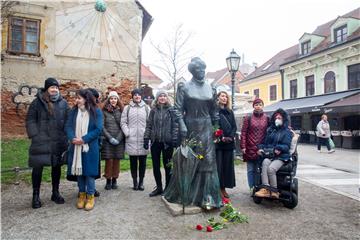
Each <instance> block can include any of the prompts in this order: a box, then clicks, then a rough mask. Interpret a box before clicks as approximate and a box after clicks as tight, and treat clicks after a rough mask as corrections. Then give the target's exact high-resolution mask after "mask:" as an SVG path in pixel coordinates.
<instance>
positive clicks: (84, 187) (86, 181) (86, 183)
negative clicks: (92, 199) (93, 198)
mask: <svg viewBox="0 0 360 240" xmlns="http://www.w3.org/2000/svg"><path fill="white" fill-rule="evenodd" d="M78 187H79V192H86V193H87V194H89V195H93V194H94V193H95V178H94V177H88V176H78Z"/></svg>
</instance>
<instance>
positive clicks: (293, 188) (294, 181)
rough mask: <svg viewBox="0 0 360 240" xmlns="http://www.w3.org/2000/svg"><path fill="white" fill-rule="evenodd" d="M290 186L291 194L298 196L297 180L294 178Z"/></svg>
mask: <svg viewBox="0 0 360 240" xmlns="http://www.w3.org/2000/svg"><path fill="white" fill-rule="evenodd" d="M291 186H292V189H291V190H292V192H294V193H296V195H298V187H299V182H298V179H297V178H294V180H293V184H292V185H291Z"/></svg>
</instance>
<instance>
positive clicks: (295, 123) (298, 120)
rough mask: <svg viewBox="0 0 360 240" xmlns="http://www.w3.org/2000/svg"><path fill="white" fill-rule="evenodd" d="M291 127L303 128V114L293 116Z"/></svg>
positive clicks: (295, 128)
mask: <svg viewBox="0 0 360 240" xmlns="http://www.w3.org/2000/svg"><path fill="white" fill-rule="evenodd" d="M290 121H291V127H292V128H293V129H294V130H301V129H302V116H291V117H290Z"/></svg>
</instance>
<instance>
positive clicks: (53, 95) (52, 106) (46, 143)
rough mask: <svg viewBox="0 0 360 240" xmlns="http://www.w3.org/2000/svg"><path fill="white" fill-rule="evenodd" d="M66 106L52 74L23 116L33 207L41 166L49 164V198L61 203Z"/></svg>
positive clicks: (37, 204)
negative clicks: (28, 145) (50, 190)
mask: <svg viewBox="0 0 360 240" xmlns="http://www.w3.org/2000/svg"><path fill="white" fill-rule="evenodd" d="M68 110H69V107H68V104H67V102H66V100H65V99H63V98H62V96H61V95H60V91H59V82H58V81H57V80H56V79H55V78H48V79H46V80H45V84H44V88H43V89H41V90H40V91H39V92H38V94H37V95H36V98H35V99H34V101H33V102H32V103H31V105H30V107H29V110H28V113H27V117H26V131H27V134H28V137H29V138H30V139H31V145H30V148H29V166H30V167H32V174H31V180H32V186H33V198H32V208H40V207H41V200H40V185H41V179H42V172H43V167H44V166H51V183H52V195H51V200H52V201H54V202H55V203H57V204H63V203H64V202H65V200H64V198H63V197H62V196H61V195H60V192H59V185H60V176H61V155H62V153H63V152H64V151H65V150H66V149H67V140H66V135H65V132H64V123H65V119H66V117H67V113H68Z"/></svg>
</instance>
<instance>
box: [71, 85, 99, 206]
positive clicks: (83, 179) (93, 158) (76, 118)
mask: <svg viewBox="0 0 360 240" xmlns="http://www.w3.org/2000/svg"><path fill="white" fill-rule="evenodd" d="M102 124H103V123H102V113H101V110H100V109H99V108H98V107H97V106H96V101H95V97H94V96H93V95H92V93H91V92H90V91H89V90H86V89H82V90H79V91H78V92H77V94H76V105H75V106H74V108H73V109H72V110H71V111H70V113H69V117H68V119H67V121H66V126H65V131H66V135H67V137H68V139H69V141H70V142H71V146H70V148H69V152H68V175H73V176H77V182H78V187H79V194H78V199H77V204H76V206H77V208H78V209H85V210H88V211H89V210H92V209H93V208H94V206H95V199H94V197H95V196H94V194H95V177H96V176H97V175H98V173H99V159H100V157H99V137H100V134H101V132H102Z"/></svg>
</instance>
